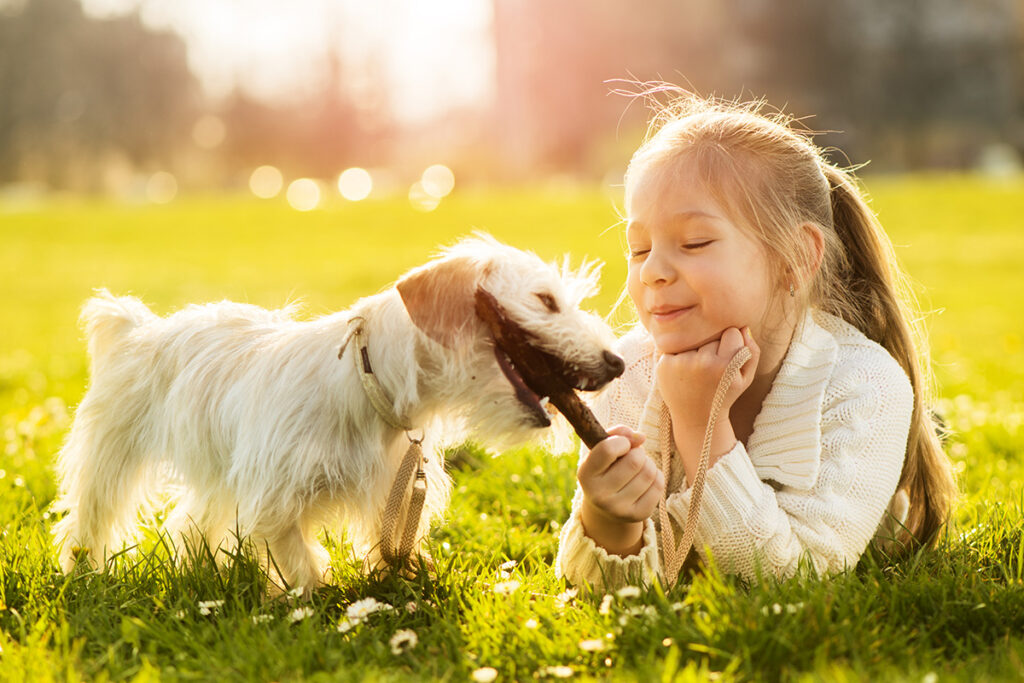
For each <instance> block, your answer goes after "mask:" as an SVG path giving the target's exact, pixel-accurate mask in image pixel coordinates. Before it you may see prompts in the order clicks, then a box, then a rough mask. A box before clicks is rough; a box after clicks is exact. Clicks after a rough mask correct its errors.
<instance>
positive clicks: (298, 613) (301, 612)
mask: <svg viewBox="0 0 1024 683" xmlns="http://www.w3.org/2000/svg"><path fill="white" fill-rule="evenodd" d="M311 616H313V608H312V607H299V608H298V609H293V610H292V611H291V612H290V613H289V614H288V620H289V621H290V622H292V623H293V624H294V623H295V622H297V621H302V620H303V619H305V618H307V617H311Z"/></svg>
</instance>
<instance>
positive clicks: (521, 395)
mask: <svg viewBox="0 0 1024 683" xmlns="http://www.w3.org/2000/svg"><path fill="white" fill-rule="evenodd" d="M494 357H495V358H497V359H498V367H499V368H501V371H502V372H503V373H504V374H505V377H506V378H508V381H509V384H511V385H512V388H513V389H514V390H515V392H516V398H517V399H518V400H519V402H520V403H522V404H523V405H524V406H525V407H526V409H527V410H529V411H530V412H531V413H532V414H533V416H534V418H535V421H536V424H537V426H538V427H549V426H550V425H551V418H550V417H548V412H547V409H548V408H549V407H550V406H551V403H550V399H549V398H548V397H547V396H538V395H537V392H535V391H534V390H533V389H531V388H530V387H528V386H527V385H526V380H524V379H523V377H522V375H520V374H519V373H518V372H516V367H515V364H514V363H513V362H512V359H511V358H509V357H508V354H507V353H505V352H504V351H503V350H502V348H501V347H500V346H499V345H498V344H497V343H495V344H494Z"/></svg>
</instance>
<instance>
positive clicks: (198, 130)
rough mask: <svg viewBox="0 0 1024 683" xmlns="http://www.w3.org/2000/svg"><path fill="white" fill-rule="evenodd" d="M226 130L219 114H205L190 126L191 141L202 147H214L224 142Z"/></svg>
mask: <svg viewBox="0 0 1024 683" xmlns="http://www.w3.org/2000/svg"><path fill="white" fill-rule="evenodd" d="M227 132H228V130H227V127H226V126H225V125H224V121H223V120H221V118H220V117H219V116H214V115H213V114H205V115H204V116H200V117H199V119H198V120H197V121H196V123H195V125H194V126H192V141H193V142H195V143H196V146H197V147H200V148H202V149H214V148H215V147H220V145H221V143H223V142H224V138H225V137H227Z"/></svg>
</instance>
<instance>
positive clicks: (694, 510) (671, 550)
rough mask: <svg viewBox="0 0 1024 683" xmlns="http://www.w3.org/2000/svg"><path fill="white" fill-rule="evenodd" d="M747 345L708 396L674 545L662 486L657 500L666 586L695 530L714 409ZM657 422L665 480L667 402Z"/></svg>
mask: <svg viewBox="0 0 1024 683" xmlns="http://www.w3.org/2000/svg"><path fill="white" fill-rule="evenodd" d="M752 355H753V354H751V352H750V349H748V348H747V347H745V346H744V347H743V348H742V349H740V350H739V351H737V352H736V355H735V356H733V357H732V360H730V361H729V365H728V366H726V368H725V374H723V375H722V379H720V380H719V381H718V386H717V387H716V388H715V396H714V398H713V399H712V400H711V413H710V414H709V415H708V424H707V427H706V428H705V430H704V443H703V445H702V446H701V449H700V461H699V462H698V464H697V474H696V475H695V476H694V478H693V485H692V492H691V494H690V509H689V510H688V511H687V513H686V526H685V527H683V538H682V540H680V542H679V545H678V546H676V542H675V532H674V531H673V530H672V521H671V520H670V519H669V516H668V491H667V490H666V491H665V492H664V493H663V494H662V497H661V501H660V502H659V503H658V519H659V522H660V524H661V555H662V558H663V561H664V566H665V578H666V580H667V582H668V585H669V586H672V585H674V584H675V582H676V579H678V578H679V570H680V569H681V568H682V566H683V561H684V560H686V556H687V555H689V554H690V548H691V547H692V546H693V537H694V534H695V533H697V516H698V514H700V501H701V497H702V496H703V495H704V479H705V476H706V475H707V471H708V460H709V459H710V457H711V437H712V436H713V435H714V432H715V426H716V425H717V424H718V413H719V412H721V410H722V402H723V401H725V392H727V391H728V390H729V387H730V386H731V385H732V383H733V380H735V379H736V375H737V374H738V373H739V371H740V368H741V367H743V364H744V363H746V362H747V361H748V360H750V358H751V356H752ZM661 424H662V425H668V428H667V429H665V428H662V429H661V430H660V431H661V470H662V472H663V473H664V475H665V481H666V482H667V481H668V473H669V460H670V458H671V453H672V448H671V446H672V444H671V440H672V418H671V417H670V416H669V414H668V406H666V405H665V404H664V403H662V406H661Z"/></svg>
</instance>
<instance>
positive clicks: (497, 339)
mask: <svg viewBox="0 0 1024 683" xmlns="http://www.w3.org/2000/svg"><path fill="white" fill-rule="evenodd" d="M476 312H477V315H478V316H479V317H480V319H481V320H483V321H484V322H485V323H486V324H487V326H488V328H489V329H490V332H491V335H492V337H493V339H494V355H495V358H496V359H497V361H498V367H500V368H501V371H502V372H503V373H504V375H505V377H506V378H507V379H508V381H509V383H510V384H511V385H512V387H513V389H514V390H515V395H516V398H517V399H518V400H519V402H520V403H522V404H523V406H524V407H526V409H527V410H528V412H529V413H530V415H531V416H532V417H533V418H534V422H535V426H537V427H547V426H549V425H550V424H551V419H550V417H549V416H548V412H549V410H551V409H552V406H554V407H557V408H558V410H559V411H561V413H562V414H563V415H565V417H566V419H568V420H569V422H570V423H571V424H572V426H573V427H574V428H575V429H576V432H577V433H578V434H579V435H580V437H582V438H583V440H584V442H586V443H587V444H588V445H592V444H591V443H590V442H591V441H594V440H595V439H599V438H603V437H602V436H601V435H602V434H603V431H604V430H603V429H601V426H600V425H599V424H598V423H597V420H596V419H594V417H593V415H592V414H591V413H590V410H589V409H588V408H587V407H586V406H585V405H584V404H583V402H582V401H580V399H579V397H578V396H576V393H575V392H574V391H573V390H574V389H581V390H584V391H592V390H595V389H599V388H601V387H602V386H604V385H605V384H607V383H608V382H610V381H611V380H612V379H614V378H616V377H618V376H619V375H620V374H622V370H623V363H622V360H621V359H620V358H619V357H618V356H615V355H614V354H611V353H610V352H607V351H606V352H605V356H604V362H603V364H602V365H601V367H599V368H598V369H596V370H584V369H582V368H580V367H579V366H578V365H577V364H575V363H572V362H570V361H566V360H565V359H562V358H559V357H558V356H556V355H554V354H552V353H549V352H547V351H545V350H544V349H541V348H539V346H538V344H537V339H536V335H534V334H533V333H531V332H530V331H528V330H526V329H524V328H523V327H522V326H520V325H518V324H517V323H516V322H515V321H514V320H512V319H511V318H510V317H509V316H508V314H507V313H506V312H505V310H504V309H503V308H502V307H501V305H500V304H499V303H498V301H497V300H496V299H495V298H494V296H493V295H492V294H491V293H490V292H488V291H486V290H485V289H483V288H479V289H477V291H476ZM549 400H550V404H549V402H548V401H549Z"/></svg>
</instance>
